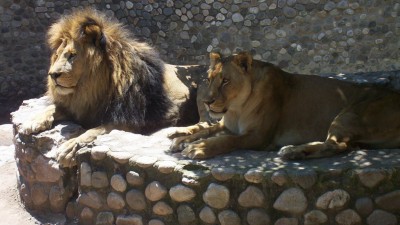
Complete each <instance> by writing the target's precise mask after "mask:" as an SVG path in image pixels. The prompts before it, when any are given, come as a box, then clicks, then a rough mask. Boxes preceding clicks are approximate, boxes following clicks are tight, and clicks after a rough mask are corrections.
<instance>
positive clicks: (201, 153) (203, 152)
mask: <svg viewBox="0 0 400 225" xmlns="http://www.w3.org/2000/svg"><path fill="white" fill-rule="evenodd" d="M211 152H212V151H210V149H209V148H208V146H207V144H206V143H205V142H204V141H196V142H194V143H191V144H189V145H188V146H187V147H186V148H185V149H184V150H183V151H182V155H184V156H186V157H189V158H191V159H205V158H210V157H212V156H214V155H213V154H211Z"/></svg>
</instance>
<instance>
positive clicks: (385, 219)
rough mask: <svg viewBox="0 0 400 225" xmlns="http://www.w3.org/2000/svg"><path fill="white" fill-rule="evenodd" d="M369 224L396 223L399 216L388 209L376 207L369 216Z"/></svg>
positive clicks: (385, 224) (393, 224) (392, 224)
mask: <svg viewBox="0 0 400 225" xmlns="http://www.w3.org/2000/svg"><path fill="white" fill-rule="evenodd" d="M367 224H368V225H396V224H397V218H396V216H395V215H393V214H391V213H388V212H386V211H383V210H380V209H376V210H374V211H373V212H372V213H371V215H369V216H368V218H367Z"/></svg>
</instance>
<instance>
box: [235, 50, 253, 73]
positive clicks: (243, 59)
mask: <svg viewBox="0 0 400 225" xmlns="http://www.w3.org/2000/svg"><path fill="white" fill-rule="evenodd" d="M233 62H234V63H235V64H236V65H238V66H239V67H240V68H242V69H243V70H244V71H246V72H249V71H250V70H251V64H252V63H253V57H252V56H251V55H250V53H248V52H240V53H238V54H237V55H235V56H233Z"/></svg>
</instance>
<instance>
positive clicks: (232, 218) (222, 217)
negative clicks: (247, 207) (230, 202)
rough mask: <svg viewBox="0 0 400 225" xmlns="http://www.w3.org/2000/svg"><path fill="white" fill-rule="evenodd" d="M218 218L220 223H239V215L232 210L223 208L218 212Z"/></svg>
mask: <svg viewBox="0 0 400 225" xmlns="http://www.w3.org/2000/svg"><path fill="white" fill-rule="evenodd" d="M218 220H219V222H220V223H221V225H240V224H241V222H240V217H239V216H238V214H236V213H235V212H234V211H232V210H224V211H222V212H220V213H218Z"/></svg>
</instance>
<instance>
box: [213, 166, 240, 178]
mask: <svg viewBox="0 0 400 225" xmlns="http://www.w3.org/2000/svg"><path fill="white" fill-rule="evenodd" d="M211 174H212V175H213V177H214V178H215V179H217V180H219V181H227V180H229V179H231V178H232V177H233V176H234V175H235V174H236V171H235V170H234V169H233V168H213V169H212V170H211Z"/></svg>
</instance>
